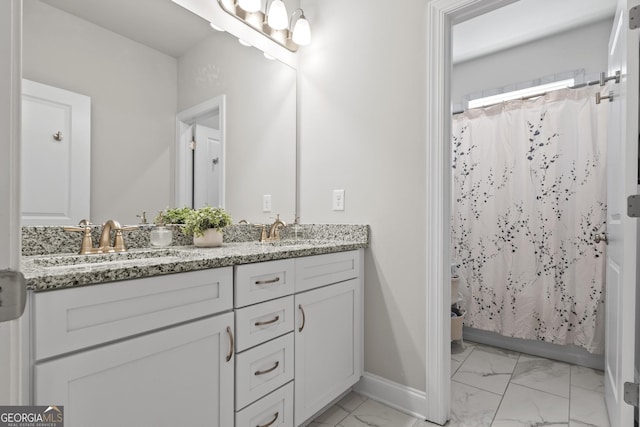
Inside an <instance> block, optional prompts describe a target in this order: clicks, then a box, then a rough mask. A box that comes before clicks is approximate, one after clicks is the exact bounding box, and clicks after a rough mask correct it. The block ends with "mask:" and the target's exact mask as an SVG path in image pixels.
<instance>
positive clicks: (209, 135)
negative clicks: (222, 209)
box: [193, 124, 223, 208]
mask: <svg viewBox="0 0 640 427" xmlns="http://www.w3.org/2000/svg"><path fill="white" fill-rule="evenodd" d="M193 132H195V140H196V147H195V151H194V157H193V207H194V208H200V207H202V206H204V205H209V206H213V207H219V206H222V198H221V195H222V176H223V173H222V169H223V156H222V154H223V153H222V144H221V142H220V131H219V130H218V129H213V128H210V127H206V126H202V125H198V124H196V125H195V126H194V127H193Z"/></svg>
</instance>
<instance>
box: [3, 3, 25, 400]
mask: <svg viewBox="0 0 640 427" xmlns="http://www.w3.org/2000/svg"><path fill="white" fill-rule="evenodd" d="M21 48H22V1H21V0H8V1H1V2H0V152H2V153H3V155H2V156H0V241H1V242H2V243H3V244H2V245H0V269H7V268H9V269H12V270H18V269H19V268H20V240H21V228H20V133H21V130H20V129H21V105H22V102H21V99H22V84H21V80H22V67H21V63H22V61H21V55H22V52H21ZM23 319H25V316H24V315H23V317H22V319H18V320H14V321H11V322H6V323H2V324H1V325H0V360H2V361H3V363H2V364H0V404H9V405H24V404H26V403H28V402H29V388H28V379H27V377H26V376H25V372H27V371H28V366H29V364H28V358H27V356H26V355H27V354H28V353H26V352H24V348H26V345H27V343H26V342H25V340H24V339H23V338H24V336H25V335H24V333H25V331H26V326H25V322H23Z"/></svg>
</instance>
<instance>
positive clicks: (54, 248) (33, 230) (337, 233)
mask: <svg viewBox="0 0 640 427" xmlns="http://www.w3.org/2000/svg"><path fill="white" fill-rule="evenodd" d="M153 227H154V226H153V225H141V226H140V228H139V229H138V230H134V231H125V232H124V238H125V242H126V244H127V247H128V248H130V249H141V248H148V247H149V246H150V243H149V233H150V231H151V230H152V229H153ZM169 227H170V228H172V230H173V243H172V245H173V246H188V245H192V244H193V238H192V237H191V236H187V235H185V234H184V233H183V232H182V229H181V227H180V226H178V225H172V226H169ZM92 228H93V229H92V232H91V235H92V238H93V242H94V244H95V243H96V242H97V241H98V240H99V238H100V228H101V227H100V226H99V225H94V226H92ZM81 234H82V233H69V232H65V231H64V230H63V229H62V227H60V226H25V227H22V255H23V256H32V255H48V254H58V253H73V252H77V251H78V250H79V249H80V242H81V241H82V235H81ZM280 236H281V238H282V239H284V240H286V239H296V238H297V239H314V240H333V241H358V242H361V241H363V240H366V241H367V242H368V240H369V226H368V225H350V224H346V225H345V224H301V225H289V226H287V227H285V228H284V229H283V230H282V231H281V233H280ZM259 239H260V229H259V228H258V227H256V226H255V225H252V224H236V225H231V226H229V227H226V228H225V229H224V241H225V242H229V243H238V242H251V241H258V240H259Z"/></svg>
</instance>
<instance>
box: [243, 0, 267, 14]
mask: <svg viewBox="0 0 640 427" xmlns="http://www.w3.org/2000/svg"><path fill="white" fill-rule="evenodd" d="M238 6H239V7H240V8H242V10H244V11H247V12H251V13H253V12H257V11H259V10H260V8H261V7H262V1H261V0H238Z"/></svg>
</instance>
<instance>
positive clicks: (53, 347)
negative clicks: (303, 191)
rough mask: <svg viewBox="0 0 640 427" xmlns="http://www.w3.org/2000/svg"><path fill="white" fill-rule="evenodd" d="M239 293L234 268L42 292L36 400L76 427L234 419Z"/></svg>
mask: <svg viewBox="0 0 640 427" xmlns="http://www.w3.org/2000/svg"><path fill="white" fill-rule="evenodd" d="M232 299H233V282H232V269H231V268H223V269H212V270H201V271H195V272H189V273H181V274H172V275H166V276H158V277H153V278H146V279H136V280H129V281H122V282H114V283H108V284H103V285H99V286H86V287H79V288H73V289H68V290H65V291H56V292H42V293H36V294H34V296H33V308H34V310H33V313H34V317H33V328H34V337H35V339H34V343H33V345H34V351H33V354H34V358H35V359H36V360H35V364H34V369H33V403H34V404H36V405H64V410H65V421H66V422H65V426H68V427H85V426H92V427H102V426H104V427H106V426H113V425H118V426H132V427H133V426H144V425H148V426H150V425H153V426H167V427H169V426H171V427H174V426H179V425H184V426H197V425H207V426H221V427H229V426H232V425H233V422H234V421H233V420H234V413H233V396H234V362H235V360H234V359H235V357H234V349H233V330H234V315H233V313H232V312H231V309H232ZM217 313H219V314H217Z"/></svg>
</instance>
